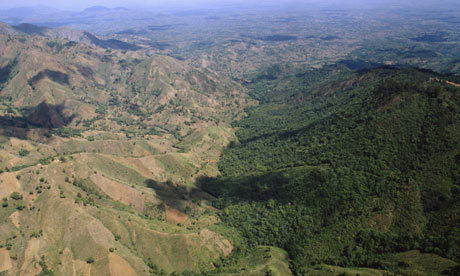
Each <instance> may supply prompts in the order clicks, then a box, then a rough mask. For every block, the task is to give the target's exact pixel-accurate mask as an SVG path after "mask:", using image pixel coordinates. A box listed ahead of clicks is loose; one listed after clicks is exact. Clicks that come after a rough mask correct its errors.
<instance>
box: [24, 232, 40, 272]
mask: <svg viewBox="0 0 460 276" xmlns="http://www.w3.org/2000/svg"><path fill="white" fill-rule="evenodd" d="M39 250H40V240H38V239H31V240H29V241H28V242H27V247H26V250H25V252H24V262H23V264H22V267H21V271H20V275H31V276H33V275H37V274H38V273H40V271H41V267H40V266H39V265H38V264H37V262H36V260H39V259H40V255H39Z"/></svg>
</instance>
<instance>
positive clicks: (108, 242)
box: [87, 220, 114, 248]
mask: <svg viewBox="0 0 460 276" xmlns="http://www.w3.org/2000/svg"><path fill="white" fill-rule="evenodd" d="M87 229H88V233H89V234H90V235H91V238H93V240H94V242H96V243H97V244H99V245H100V246H103V247H105V248H110V247H111V246H112V244H113V241H114V237H113V234H112V232H110V231H109V230H108V229H107V228H105V226H104V225H103V224H102V223H101V222H100V221H97V220H93V221H91V222H90V223H89V224H88V226H87Z"/></svg>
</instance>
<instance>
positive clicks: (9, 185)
mask: <svg viewBox="0 0 460 276" xmlns="http://www.w3.org/2000/svg"><path fill="white" fill-rule="evenodd" d="M12 192H21V183H19V181H18V180H17V179H16V174H15V173H2V174H0V197H2V198H3V197H9V196H10V194H11V193H12Z"/></svg>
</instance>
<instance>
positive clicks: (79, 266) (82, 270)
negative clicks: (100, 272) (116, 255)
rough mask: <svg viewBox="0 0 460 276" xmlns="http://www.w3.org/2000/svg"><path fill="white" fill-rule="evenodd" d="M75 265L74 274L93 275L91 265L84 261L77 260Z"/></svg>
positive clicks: (81, 275) (79, 275)
mask: <svg viewBox="0 0 460 276" xmlns="http://www.w3.org/2000/svg"><path fill="white" fill-rule="evenodd" d="M73 265H74V272H75V273H74V275H78V276H91V265H90V264H87V263H86V262H84V261H80V260H76V261H74V263H73Z"/></svg>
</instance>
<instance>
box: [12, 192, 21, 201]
mask: <svg viewBox="0 0 460 276" xmlns="http://www.w3.org/2000/svg"><path fill="white" fill-rule="evenodd" d="M10 197H11V198H12V199H14V200H20V199H22V195H21V194H20V193H18V192H12V193H11V195H10Z"/></svg>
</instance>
